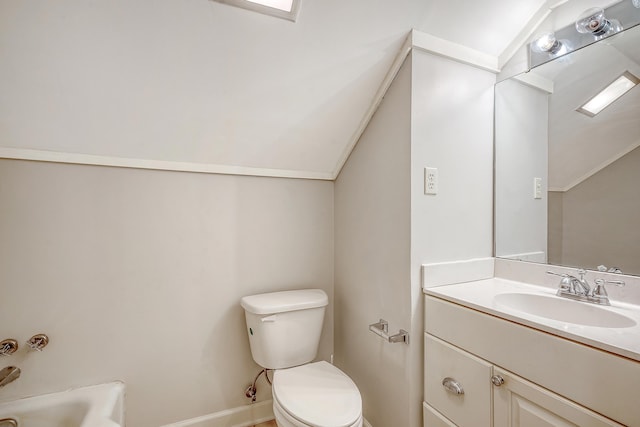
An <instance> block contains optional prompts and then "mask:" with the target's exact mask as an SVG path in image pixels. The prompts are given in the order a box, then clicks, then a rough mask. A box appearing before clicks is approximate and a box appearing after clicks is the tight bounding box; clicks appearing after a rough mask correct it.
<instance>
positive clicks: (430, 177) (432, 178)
mask: <svg viewBox="0 0 640 427" xmlns="http://www.w3.org/2000/svg"><path fill="white" fill-rule="evenodd" d="M424 194H438V169H437V168H424Z"/></svg>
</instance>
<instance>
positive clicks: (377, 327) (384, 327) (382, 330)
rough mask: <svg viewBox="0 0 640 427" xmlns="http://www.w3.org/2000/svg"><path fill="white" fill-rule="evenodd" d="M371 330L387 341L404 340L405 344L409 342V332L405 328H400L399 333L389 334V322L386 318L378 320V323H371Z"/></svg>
mask: <svg viewBox="0 0 640 427" xmlns="http://www.w3.org/2000/svg"><path fill="white" fill-rule="evenodd" d="M369 330H370V331H371V332H373V333H374V334H376V335H378V336H379V337H381V338H383V339H384V340H385V341H387V342H390V343H398V342H402V343H405V344H409V332H407V331H405V330H404V329H400V331H399V332H398V333H397V334H393V335H389V322H387V321H386V320H384V319H380V321H378V322H377V323H372V324H370V325H369Z"/></svg>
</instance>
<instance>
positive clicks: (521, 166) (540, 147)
mask: <svg viewBox="0 0 640 427" xmlns="http://www.w3.org/2000/svg"><path fill="white" fill-rule="evenodd" d="M548 99H549V96H548V94H547V93H546V92H543V91H541V90H540V89H535V88H533V87H530V86H527V85H525V84H523V83H520V82H518V81H516V80H513V79H511V80H506V81H503V82H500V83H499V84H498V85H496V107H495V108H496V113H495V114H496V121H495V122H496V125H495V132H496V149H495V150H496V153H495V163H496V171H495V177H496V189H495V198H496V203H495V204H496V210H495V216H496V233H495V234H496V256H500V257H509V258H516V259H526V257H525V256H523V254H540V257H539V258H537V259H535V261H538V262H546V253H547V203H548V194H547V189H548V152H549V148H548V146H549V144H548V123H547V122H548V114H547V111H548V109H549V100H548ZM536 177H537V178H542V191H541V195H542V198H541V199H534V197H533V187H534V184H533V180H534V178H536ZM531 260H532V261H533V260H534V259H531Z"/></svg>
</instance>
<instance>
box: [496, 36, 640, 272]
mask: <svg viewBox="0 0 640 427" xmlns="http://www.w3.org/2000/svg"><path fill="white" fill-rule="evenodd" d="M638 46H640V26H637V27H634V28H630V29H627V30H625V31H624V32H621V33H619V34H616V35H614V36H612V37H610V38H607V39H604V40H601V41H599V42H597V43H594V44H592V45H590V46H587V47H585V48H583V49H580V50H577V51H575V52H573V53H570V54H568V55H566V56H563V57H560V58H557V59H555V60H552V61H550V62H547V63H545V64H543V65H541V66H539V67H536V68H534V69H533V70H531V71H529V72H528V73H525V74H523V75H520V76H516V77H514V78H511V79H508V80H504V81H502V82H500V83H498V84H497V85H496V93H495V121H496V123H495V168H496V170H495V255H496V256H497V257H503V258H513V259H520V260H525V261H533V262H543V263H549V264H556V265H564V266H570V267H583V268H587V269H593V270H595V269H597V267H598V266H600V265H604V266H606V267H607V270H610V269H614V268H617V269H619V270H621V271H622V272H623V273H625V274H634V275H640V148H638V147H640V87H638V86H636V87H634V88H632V89H631V90H630V91H629V92H627V93H626V94H625V95H623V96H622V97H621V98H619V99H618V100H617V101H615V102H614V103H613V104H611V105H610V106H608V107H606V108H604V109H603V110H602V112H600V113H599V114H596V115H595V116H593V115H588V114H584V113H581V112H579V111H577V110H578V109H579V108H580V107H581V106H582V105H583V104H585V103H586V102H587V101H589V100H590V99H591V98H592V97H593V96H594V95H595V94H596V93H598V92H599V91H600V90H602V89H603V88H605V87H606V86H607V85H609V84H610V83H612V82H613V81H615V80H616V79H617V78H618V77H619V76H621V75H623V74H624V73H626V72H628V73H630V74H632V75H634V76H637V77H640V49H639V48H638Z"/></svg>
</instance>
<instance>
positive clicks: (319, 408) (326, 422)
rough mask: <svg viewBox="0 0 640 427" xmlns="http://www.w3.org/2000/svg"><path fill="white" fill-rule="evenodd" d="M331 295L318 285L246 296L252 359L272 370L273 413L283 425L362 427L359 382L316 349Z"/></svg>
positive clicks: (244, 305)
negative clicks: (319, 358) (320, 358)
mask: <svg viewBox="0 0 640 427" xmlns="http://www.w3.org/2000/svg"><path fill="white" fill-rule="evenodd" d="M328 303H329V299H328V298H327V294H325V293H324V291H322V290H320V289H305V290H297V291H284V292H272V293H267V294H259V295H251V296H247V297H243V298H242V300H241V302H240V304H241V305H242V308H244V310H245V317H246V320H247V333H248V334H249V343H250V345H251V354H252V355H253V360H255V361H256V363H257V364H258V365H260V366H262V367H263V368H268V369H275V373H274V375H273V413H274V415H275V417H276V423H277V424H278V426H279V427H361V426H362V398H361V397H360V391H359V390H358V387H357V386H356V385H355V383H354V382H353V381H352V380H351V378H349V377H348V376H347V375H346V374H345V373H344V372H342V371H341V370H340V369H338V368H336V367H335V366H333V365H332V364H330V363H327V362H324V361H321V362H315V363H309V362H311V361H312V360H313V359H314V358H315V357H316V354H317V352H318V344H319V343H320V334H321V332H322V322H323V320H324V311H325V307H326V306H327V304H328Z"/></svg>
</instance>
